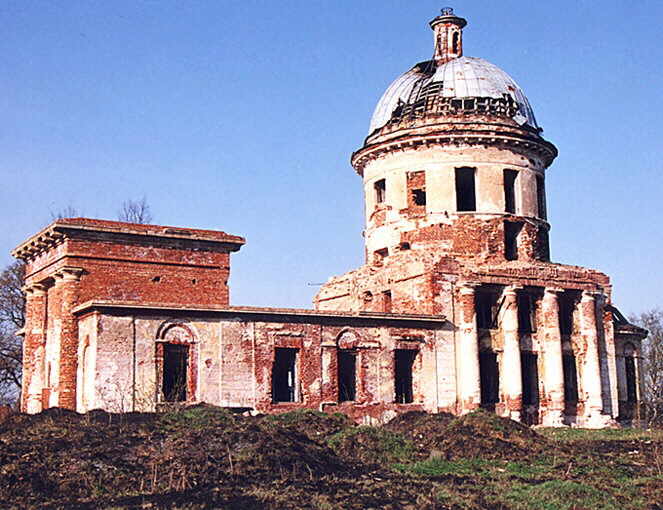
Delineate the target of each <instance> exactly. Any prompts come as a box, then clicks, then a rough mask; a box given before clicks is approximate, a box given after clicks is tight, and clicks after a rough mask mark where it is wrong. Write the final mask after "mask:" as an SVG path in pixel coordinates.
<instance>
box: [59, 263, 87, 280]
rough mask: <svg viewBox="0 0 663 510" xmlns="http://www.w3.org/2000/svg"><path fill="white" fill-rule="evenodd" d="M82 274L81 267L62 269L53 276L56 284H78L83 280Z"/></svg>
mask: <svg viewBox="0 0 663 510" xmlns="http://www.w3.org/2000/svg"><path fill="white" fill-rule="evenodd" d="M82 274H83V269H82V268H80V267H62V268H60V269H58V270H57V271H56V272H55V273H54V274H53V277H54V278H55V281H56V282H59V281H67V282H77V281H79V280H80V279H81V275H82Z"/></svg>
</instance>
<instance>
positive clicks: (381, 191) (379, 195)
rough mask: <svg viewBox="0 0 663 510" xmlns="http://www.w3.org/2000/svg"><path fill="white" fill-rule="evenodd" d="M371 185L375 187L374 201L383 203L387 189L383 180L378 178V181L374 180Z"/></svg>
mask: <svg viewBox="0 0 663 510" xmlns="http://www.w3.org/2000/svg"><path fill="white" fill-rule="evenodd" d="M373 187H374V188H375V202H376V203H377V204H381V203H383V202H384V198H385V192H386V190H387V187H386V183H385V180H384V179H380V180H379V181H375V184H374V185H373Z"/></svg>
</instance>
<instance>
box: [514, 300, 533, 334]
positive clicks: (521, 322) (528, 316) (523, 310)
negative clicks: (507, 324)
mask: <svg viewBox="0 0 663 510" xmlns="http://www.w3.org/2000/svg"><path fill="white" fill-rule="evenodd" d="M535 312H536V306H535V301H534V296H532V295H531V294H528V293H526V292H519V293H518V331H519V332H520V333H533V332H535V331H536V313H535Z"/></svg>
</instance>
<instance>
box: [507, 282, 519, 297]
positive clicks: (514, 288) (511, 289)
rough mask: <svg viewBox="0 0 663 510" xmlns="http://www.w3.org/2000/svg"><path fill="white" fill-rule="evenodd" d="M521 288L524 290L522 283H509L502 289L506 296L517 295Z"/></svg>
mask: <svg viewBox="0 0 663 510" xmlns="http://www.w3.org/2000/svg"><path fill="white" fill-rule="evenodd" d="M519 290H523V286H522V285H515V284H514V285H507V286H506V287H504V290H503V291H502V294H503V295H504V296H516V294H517V293H518V291H519Z"/></svg>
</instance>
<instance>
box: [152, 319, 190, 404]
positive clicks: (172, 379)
mask: <svg viewBox="0 0 663 510" xmlns="http://www.w3.org/2000/svg"><path fill="white" fill-rule="evenodd" d="M155 360H156V371H157V385H158V391H157V400H158V401H159V402H187V401H192V400H194V399H195V393H196V366H197V358H196V349H195V335H194V334H193V331H192V329H191V328H190V327H189V326H188V325H186V324H182V323H177V322H175V323H166V324H164V325H162V327H161V328H159V332H158V334H157V342H156V356H155Z"/></svg>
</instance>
